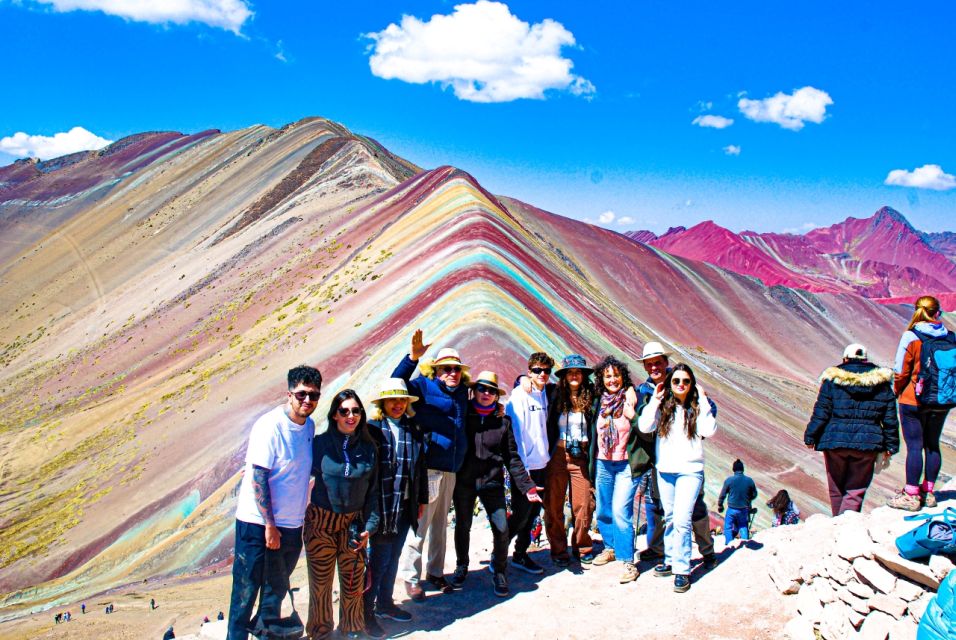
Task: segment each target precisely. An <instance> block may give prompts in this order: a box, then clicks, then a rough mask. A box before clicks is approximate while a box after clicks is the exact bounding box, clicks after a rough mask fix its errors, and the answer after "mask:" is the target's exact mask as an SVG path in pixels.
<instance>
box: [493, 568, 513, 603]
mask: <svg viewBox="0 0 956 640" xmlns="http://www.w3.org/2000/svg"><path fill="white" fill-rule="evenodd" d="M492 582H494V583H495V595H496V596H498V597H499V598H507V597H508V594H509V593H511V592H510V591H508V576H506V575H505V574H503V573H496V574H495V577H494V578H493V579H492Z"/></svg>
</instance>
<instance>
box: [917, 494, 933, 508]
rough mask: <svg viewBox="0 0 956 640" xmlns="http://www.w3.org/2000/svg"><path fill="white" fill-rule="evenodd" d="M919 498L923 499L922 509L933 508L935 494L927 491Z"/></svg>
mask: <svg viewBox="0 0 956 640" xmlns="http://www.w3.org/2000/svg"><path fill="white" fill-rule="evenodd" d="M920 497H922V498H923V506H924V507H929V508H930V509H932V508H933V507H935V506H936V494H935V493H933V492H932V491H927V492H926V493H924V494H922V496H920Z"/></svg>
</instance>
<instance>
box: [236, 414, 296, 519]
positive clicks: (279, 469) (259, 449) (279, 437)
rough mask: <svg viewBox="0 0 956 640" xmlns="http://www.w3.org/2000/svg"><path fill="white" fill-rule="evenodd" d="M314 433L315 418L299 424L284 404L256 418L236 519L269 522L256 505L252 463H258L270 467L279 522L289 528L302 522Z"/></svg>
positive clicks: (274, 506)
mask: <svg viewBox="0 0 956 640" xmlns="http://www.w3.org/2000/svg"><path fill="white" fill-rule="evenodd" d="M314 437H315V423H314V422H313V421H312V418H308V419H307V420H306V421H305V424H301V425H300V424H296V423H294V422H292V421H291V420H289V417H288V416H287V415H286V413H285V405H280V406H278V407H276V408H275V409H273V410H272V411H270V412H269V413H267V414H265V415H263V416H262V417H261V418H259V419H258V420H256V423H255V424H254V425H252V432H251V433H250V434H249V448H248V450H247V451H246V470H245V473H244V474H243V476H242V485H241V486H240V488H239V499H238V504H237V505H236V519H237V520H242V521H243V522H251V523H254V524H263V525H264V524H265V523H266V521H265V519H264V518H263V517H262V514H260V513H259V509H258V507H256V498H255V489H254V487H253V486H252V465H256V466H257V467H262V468H264V469H270V471H269V493H270V495H271V497H272V515H273V516H274V517H275V521H276V526H277V527H287V528H290V529H295V528H296V527H301V526H302V522H303V521H304V520H305V507H306V505H307V504H308V502H309V475H310V474H311V473H312V438H314Z"/></svg>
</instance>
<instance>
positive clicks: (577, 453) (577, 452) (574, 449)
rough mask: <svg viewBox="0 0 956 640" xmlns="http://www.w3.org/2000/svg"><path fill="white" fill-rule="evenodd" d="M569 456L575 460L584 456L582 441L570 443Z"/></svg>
mask: <svg viewBox="0 0 956 640" xmlns="http://www.w3.org/2000/svg"><path fill="white" fill-rule="evenodd" d="M568 455H569V456H572V457H574V458H580V457H582V456H584V449H583V448H582V447H581V441H580V440H571V441H570V442H569V443H568Z"/></svg>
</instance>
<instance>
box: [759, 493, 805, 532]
mask: <svg viewBox="0 0 956 640" xmlns="http://www.w3.org/2000/svg"><path fill="white" fill-rule="evenodd" d="M767 506H768V507H770V508H771V509H773V523H772V524H771V526H773V527H779V526H781V525H785V524H800V509H798V508H797V505H795V504H794V503H793V500H791V499H790V494H789V493H788V492H787V490H786V489H781V490H780V491H778V492H777V495H775V496H774V497H773V498H771V499H770V500H769V501H768V502H767Z"/></svg>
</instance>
